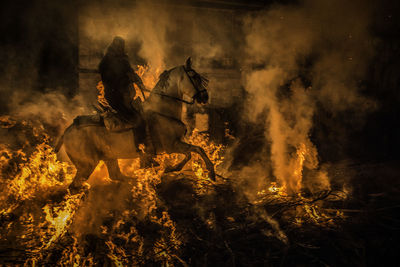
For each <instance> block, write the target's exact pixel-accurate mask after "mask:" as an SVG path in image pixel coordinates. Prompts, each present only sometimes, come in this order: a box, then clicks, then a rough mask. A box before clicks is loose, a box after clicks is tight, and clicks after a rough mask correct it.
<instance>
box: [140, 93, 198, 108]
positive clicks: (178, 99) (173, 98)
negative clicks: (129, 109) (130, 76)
mask: <svg viewBox="0 0 400 267" xmlns="http://www.w3.org/2000/svg"><path fill="white" fill-rule="evenodd" d="M144 91H146V92H149V93H153V94H155V95H159V96H162V97H168V98H171V99H172V100H176V101H180V102H183V103H185V104H189V105H193V104H194V97H195V96H196V95H197V94H196V95H194V96H193V98H192V99H193V100H192V101H191V102H189V101H186V100H184V99H180V98H178V97H175V96H172V95H165V94H161V93H157V92H153V91H152V90H149V89H144Z"/></svg>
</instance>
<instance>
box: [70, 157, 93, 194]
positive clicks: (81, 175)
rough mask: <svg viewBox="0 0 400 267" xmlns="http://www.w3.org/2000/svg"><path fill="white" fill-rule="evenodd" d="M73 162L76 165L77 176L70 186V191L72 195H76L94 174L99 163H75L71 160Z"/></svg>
mask: <svg viewBox="0 0 400 267" xmlns="http://www.w3.org/2000/svg"><path fill="white" fill-rule="evenodd" d="M71 161H72V162H73V163H74V165H75V167H76V174H75V177H74V180H73V181H72V183H71V184H70V185H69V190H70V192H71V194H76V193H78V192H79V191H80V190H81V189H82V187H83V183H84V182H85V181H86V180H87V179H88V178H89V176H90V175H91V174H92V172H93V171H94V168H96V166H97V164H98V162H85V163H77V162H74V161H73V160H72V159H71Z"/></svg>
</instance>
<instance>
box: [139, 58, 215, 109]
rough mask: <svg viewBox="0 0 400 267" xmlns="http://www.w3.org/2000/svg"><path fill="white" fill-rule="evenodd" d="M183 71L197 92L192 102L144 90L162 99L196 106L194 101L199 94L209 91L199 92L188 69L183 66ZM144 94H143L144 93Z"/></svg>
mask: <svg viewBox="0 0 400 267" xmlns="http://www.w3.org/2000/svg"><path fill="white" fill-rule="evenodd" d="M183 70H184V71H185V73H186V75H187V77H188V78H189V80H190V83H191V84H192V85H193V88H194V89H195V90H196V94H195V95H194V96H192V101H190V102H189V101H186V100H184V99H181V98H178V97H174V96H171V95H165V94H161V93H157V92H153V91H151V90H149V89H144V91H146V92H150V93H151V92H153V94H156V95H159V96H162V97H168V98H170V99H172V100H175V101H179V102H183V103H185V104H189V105H193V104H194V101H195V100H194V99H195V97H196V96H197V95H198V94H200V93H202V92H205V91H207V90H206V89H203V90H199V89H198V88H197V86H196V85H195V84H194V82H193V80H192V77H191V76H190V75H189V73H188V72H187V70H186V68H185V67H184V66H183ZM142 93H143V92H142Z"/></svg>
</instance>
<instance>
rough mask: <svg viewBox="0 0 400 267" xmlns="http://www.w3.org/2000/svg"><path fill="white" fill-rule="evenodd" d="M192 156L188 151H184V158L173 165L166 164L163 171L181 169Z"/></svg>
mask: <svg viewBox="0 0 400 267" xmlns="http://www.w3.org/2000/svg"><path fill="white" fill-rule="evenodd" d="M191 158H192V154H191V153H190V152H186V153H185V158H184V159H183V160H182V161H181V162H179V163H178V164H176V165H175V166H168V167H167V168H165V170H164V172H165V173H167V172H178V171H180V170H182V168H183V167H184V166H185V165H186V163H187V162H188V161H189V160H190V159H191Z"/></svg>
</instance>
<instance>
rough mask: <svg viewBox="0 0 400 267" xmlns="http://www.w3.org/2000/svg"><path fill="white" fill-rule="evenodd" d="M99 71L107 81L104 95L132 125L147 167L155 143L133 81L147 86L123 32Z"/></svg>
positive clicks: (143, 164) (140, 85)
mask: <svg viewBox="0 0 400 267" xmlns="http://www.w3.org/2000/svg"><path fill="white" fill-rule="evenodd" d="M99 71H100V74H101V79H102V81H103V85H104V97H105V98H106V100H107V102H108V104H109V105H110V106H111V107H112V108H113V109H114V110H115V111H117V115H118V116H119V118H120V119H121V120H123V121H124V122H126V123H128V124H130V125H132V128H133V131H134V138H135V140H134V141H135V144H136V145H137V149H138V151H139V152H140V155H141V166H142V167H147V165H149V161H150V159H151V155H150V154H153V153H152V152H153V151H151V146H152V145H151V144H150V141H149V138H146V132H147V131H146V122H145V120H144V118H143V109H142V105H141V102H140V100H139V98H137V99H136V100H134V98H135V96H136V90H135V88H134V86H133V83H135V84H136V85H137V86H138V87H139V88H140V89H141V91H142V92H143V91H144V90H145V89H146V88H145V86H144V85H143V82H142V80H141V78H140V77H139V75H137V74H136V73H135V72H134V71H133V69H132V67H131V65H130V63H129V58H128V55H127V54H126V52H125V40H124V39H123V38H121V37H119V36H117V37H115V38H114V40H113V41H112V43H111V45H110V46H109V47H108V49H107V53H106V55H105V56H104V57H103V59H102V60H101V62H100V65H99ZM139 144H144V145H145V151H142V150H140V149H139ZM144 154H146V155H144ZM149 157H150V159H149Z"/></svg>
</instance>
